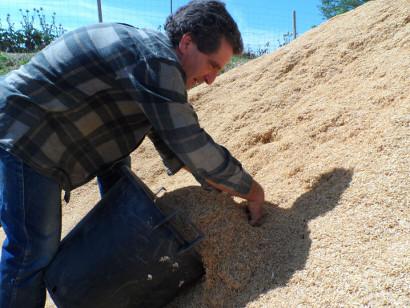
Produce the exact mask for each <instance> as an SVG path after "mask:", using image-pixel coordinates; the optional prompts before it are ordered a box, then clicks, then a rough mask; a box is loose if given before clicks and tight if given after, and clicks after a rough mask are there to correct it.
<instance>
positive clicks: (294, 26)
mask: <svg viewBox="0 0 410 308" xmlns="http://www.w3.org/2000/svg"><path fill="white" fill-rule="evenodd" d="M296 36H297V33H296V11H293V39H294V40H295V39H296Z"/></svg>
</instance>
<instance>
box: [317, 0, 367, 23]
mask: <svg viewBox="0 0 410 308" xmlns="http://www.w3.org/2000/svg"><path fill="white" fill-rule="evenodd" d="M369 1H371V0H322V5H319V11H320V13H321V14H322V15H323V17H324V18H325V19H330V18H332V17H333V16H336V15H339V14H343V13H346V12H348V11H350V10H353V9H354V8H356V7H358V6H360V5H362V4H364V3H366V2H369Z"/></svg>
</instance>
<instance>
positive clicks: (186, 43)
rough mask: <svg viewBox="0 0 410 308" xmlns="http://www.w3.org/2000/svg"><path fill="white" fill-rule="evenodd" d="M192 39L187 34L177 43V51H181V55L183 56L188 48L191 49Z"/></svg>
mask: <svg viewBox="0 0 410 308" xmlns="http://www.w3.org/2000/svg"><path fill="white" fill-rule="evenodd" d="M192 43H193V42H192V38H191V35H190V34H189V33H185V34H184V35H183V36H182V38H181V40H180V41H179V45H178V47H179V50H180V51H181V53H182V54H185V53H186V51H187V50H188V49H189V47H191V45H192Z"/></svg>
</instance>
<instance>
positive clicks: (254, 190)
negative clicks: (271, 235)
mask: <svg viewBox="0 0 410 308" xmlns="http://www.w3.org/2000/svg"><path fill="white" fill-rule="evenodd" d="M184 169H185V170H187V171H188V172H190V170H189V169H188V168H187V167H184ZM206 182H207V183H208V184H209V185H211V186H212V187H214V188H216V189H218V190H220V191H224V192H227V193H228V194H230V195H232V196H236V197H240V198H243V199H246V200H248V210H249V213H250V215H251V217H250V220H249V223H250V224H251V225H252V226H254V225H255V224H256V223H257V222H258V221H259V220H260V219H261V218H262V215H263V205H264V204H265V193H264V191H263V188H262V186H261V185H259V183H258V182H256V181H255V180H254V179H253V182H252V186H251V190H250V191H249V193H248V194H247V195H240V194H238V193H237V192H235V191H233V190H230V189H227V188H225V187H223V186H220V185H218V184H216V183H214V182H212V181H209V180H206Z"/></svg>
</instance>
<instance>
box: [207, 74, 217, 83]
mask: <svg viewBox="0 0 410 308" xmlns="http://www.w3.org/2000/svg"><path fill="white" fill-rule="evenodd" d="M216 76H218V72H211V73H209V74H207V75H205V82H206V83H207V84H212V83H213V82H214V81H215V79H216Z"/></svg>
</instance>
